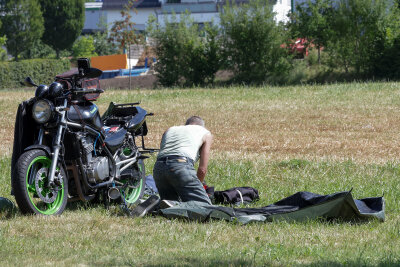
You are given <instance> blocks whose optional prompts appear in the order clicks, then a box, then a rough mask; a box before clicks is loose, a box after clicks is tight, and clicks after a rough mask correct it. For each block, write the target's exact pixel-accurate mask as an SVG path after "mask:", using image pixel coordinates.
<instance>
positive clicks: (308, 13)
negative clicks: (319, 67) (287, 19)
mask: <svg viewBox="0 0 400 267" xmlns="http://www.w3.org/2000/svg"><path fill="white" fill-rule="evenodd" d="M291 16H292V20H291V24H290V29H291V31H292V36H293V37H295V38H298V37H300V38H306V39H307V44H308V45H310V44H311V43H312V44H314V45H315V47H316V48H317V50H318V64H320V63H321V48H322V47H324V46H326V45H327V43H328V40H329V38H330V36H331V34H332V27H331V24H330V22H331V20H330V18H331V17H332V0H313V1H311V0H308V1H307V2H303V3H301V4H298V5H297V6H296V11H295V12H294V13H292V14H291Z"/></svg>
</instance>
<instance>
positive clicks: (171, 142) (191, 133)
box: [157, 125, 210, 161]
mask: <svg viewBox="0 0 400 267" xmlns="http://www.w3.org/2000/svg"><path fill="white" fill-rule="evenodd" d="M209 133H210V131H209V130H207V129H206V128H204V127H203V126H200V125H182V126H173V127H171V128H169V129H168V130H167V131H166V132H165V134H164V136H163V138H162V140H161V147H160V152H159V153H158V156H157V157H158V158H163V157H167V156H172V155H176V156H184V157H188V158H191V159H192V160H193V161H196V160H197V159H198V157H199V149H200V147H201V145H202V144H203V137H204V135H206V134H209Z"/></svg>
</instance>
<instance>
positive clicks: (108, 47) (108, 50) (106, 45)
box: [93, 16, 116, 56]
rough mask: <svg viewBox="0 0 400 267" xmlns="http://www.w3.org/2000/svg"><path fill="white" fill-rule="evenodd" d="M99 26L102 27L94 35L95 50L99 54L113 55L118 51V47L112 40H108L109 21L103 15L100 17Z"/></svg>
mask: <svg viewBox="0 0 400 267" xmlns="http://www.w3.org/2000/svg"><path fill="white" fill-rule="evenodd" d="M97 26H98V27H99V28H100V29H101V30H100V31H97V32H96V33H95V34H94V35H93V44H94V47H95V52H96V54H98V55H99V56H105V55H112V54H115V53H116V48H115V46H114V44H113V43H112V42H110V41H109V40H108V30H107V23H106V22H105V18H104V17H103V16H101V17H100V22H99V23H98V24H97Z"/></svg>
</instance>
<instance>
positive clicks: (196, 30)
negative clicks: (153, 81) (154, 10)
mask: <svg viewBox="0 0 400 267" xmlns="http://www.w3.org/2000/svg"><path fill="white" fill-rule="evenodd" d="M149 24H150V27H149V32H150V36H151V37H152V38H154V40H155V51H156V54H157V58H158V62H157V64H156V66H155V69H156V71H157V72H158V79H159V82H160V84H161V85H163V86H182V85H186V86H194V85H205V84H209V83H212V82H213V81H214V76H215V73H216V72H217V70H218V69H219V67H220V63H221V60H222V58H221V55H220V53H219V51H220V46H221V42H220V40H219V38H218V33H219V31H218V28H217V27H216V26H213V25H211V24H205V25H204V28H200V27H199V25H198V24H196V23H195V22H194V21H193V19H192V18H191V17H190V14H188V13H187V14H183V15H181V16H180V17H179V20H178V19H177V18H176V16H175V15H174V16H172V18H171V19H170V20H168V19H167V17H165V20H164V24H163V25H160V24H158V23H157V22H156V21H155V20H154V18H152V19H150V20H149Z"/></svg>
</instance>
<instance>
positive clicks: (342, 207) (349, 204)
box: [160, 191, 385, 224]
mask: <svg viewBox="0 0 400 267" xmlns="http://www.w3.org/2000/svg"><path fill="white" fill-rule="evenodd" d="M160 213H161V215H163V216H164V217H167V218H184V219H188V220H195V221H200V222H203V221H207V220H209V219H223V220H227V221H239V222H240V223H243V224H246V223H250V222H269V221H273V220H277V221H289V222H291V221H307V220H314V219H327V220H333V219H338V220H342V221H350V222H362V221H368V220H371V219H378V220H380V221H384V220H385V201H384V198H383V197H371V198H364V199H358V200H355V199H353V197H352V195H351V191H345V192H339V193H334V194H329V195H319V194H314V193H310V192H298V193H296V194H294V195H291V196H289V197H287V198H284V199H282V200H280V201H278V202H275V203H274V204H271V205H268V206H265V207H262V208H230V207H222V206H214V205H207V204H204V203H200V202H196V201H190V202H185V203H181V204H180V205H178V206H174V207H171V208H168V209H162V210H160Z"/></svg>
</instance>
